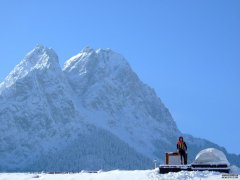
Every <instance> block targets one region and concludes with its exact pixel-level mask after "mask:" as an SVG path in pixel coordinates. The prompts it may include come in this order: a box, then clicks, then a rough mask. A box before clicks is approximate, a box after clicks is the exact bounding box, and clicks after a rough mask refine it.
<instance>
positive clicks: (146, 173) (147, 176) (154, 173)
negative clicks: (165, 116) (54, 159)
mask: <svg viewBox="0 0 240 180" xmlns="http://www.w3.org/2000/svg"><path fill="white" fill-rule="evenodd" d="M236 176H237V175H235V177H236ZM222 177H224V175H223V174H220V173H217V172H207V171H204V172H193V171H192V172H184V171H181V172H179V173H168V174H164V175H163V174H159V173H158V170H157V169H155V170H135V171H120V170H113V171H108V172H97V173H84V172H81V173H75V174H44V173H42V174H41V173H40V174H37V173H33V174H30V173H12V174H11V173H1V174H0V180H3V179H4V180H15V179H17V180H30V179H41V180H79V179H80V180H173V179H182V180H185V179H196V180H197V179H211V180H217V179H222ZM235 179H236V178H235ZM238 179H240V176H238Z"/></svg>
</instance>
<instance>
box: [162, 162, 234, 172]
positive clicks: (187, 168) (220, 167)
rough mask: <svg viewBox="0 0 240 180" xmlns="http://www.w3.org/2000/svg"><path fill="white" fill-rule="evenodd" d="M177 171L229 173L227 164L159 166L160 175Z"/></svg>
mask: <svg viewBox="0 0 240 180" xmlns="http://www.w3.org/2000/svg"><path fill="white" fill-rule="evenodd" d="M179 171H217V172H222V173H229V171H230V169H229V167H228V165H227V164H218V165H217V164H189V165H160V166H159V172H160V174H166V173H169V172H179Z"/></svg>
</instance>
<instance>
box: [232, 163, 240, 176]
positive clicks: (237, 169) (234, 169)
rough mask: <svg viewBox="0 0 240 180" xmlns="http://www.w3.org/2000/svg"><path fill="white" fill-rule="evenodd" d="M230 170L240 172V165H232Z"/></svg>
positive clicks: (233, 172) (235, 172)
mask: <svg viewBox="0 0 240 180" xmlns="http://www.w3.org/2000/svg"><path fill="white" fill-rule="evenodd" d="M230 170H231V171H230V172H231V173H232V174H240V168H239V167H237V166H235V165H233V166H231V167H230Z"/></svg>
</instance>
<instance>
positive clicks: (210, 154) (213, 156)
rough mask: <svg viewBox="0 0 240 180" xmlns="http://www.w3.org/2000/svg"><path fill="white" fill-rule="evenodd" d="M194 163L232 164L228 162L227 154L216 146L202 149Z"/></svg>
mask: <svg viewBox="0 0 240 180" xmlns="http://www.w3.org/2000/svg"><path fill="white" fill-rule="evenodd" d="M193 164H216V165H219V164H226V165H228V166H229V165H230V163H229V162H228V160H227V158H226V156H225V154H224V153H223V152H222V151H220V150H218V149H215V148H208V149H204V150H202V151H200V152H199V153H198V154H197V156H196V158H195V160H194V162H193Z"/></svg>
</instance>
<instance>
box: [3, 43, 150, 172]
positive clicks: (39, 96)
mask: <svg viewBox="0 0 240 180" xmlns="http://www.w3.org/2000/svg"><path fill="white" fill-rule="evenodd" d="M74 99H75V96H74V94H73V91H72V89H71V87H70V86H69V84H68V82H67V80H66V78H65V76H64V74H63V72H62V70H61V68H60V65H59V63H58V58H57V55H56V54H55V53H54V51H53V50H51V49H48V48H45V47H43V46H37V47H36V48H35V49H34V50H33V51H31V52H30V53H28V54H27V55H26V57H25V58H24V59H23V61H21V62H20V64H19V65H17V66H16V67H15V68H14V70H13V71H12V72H11V73H10V74H9V75H8V76H7V78H6V79H5V81H4V82H3V83H1V85H0V105H1V106H0V123H1V126H0V130H1V131H0V144H1V146H0V170H2V171H16V170H18V171H29V170H33V169H34V170H49V171H50V170H51V168H49V167H59V168H60V166H56V164H58V161H59V162H60V160H62V159H64V156H68V155H67V150H65V149H67V148H69V147H72V148H73V147H74V146H75V145H76V142H78V141H79V143H85V142H88V140H89V141H90V140H93V139H92V137H96V136H97V134H98V132H99V131H100V132H101V130H100V129H97V130H98V131H92V129H94V128H95V126H94V125H90V124H89V123H87V122H86V120H85V119H84V118H83V117H82V116H81V115H80V113H79V112H78V110H77V109H76V105H75V102H74ZM89 134H90V135H89ZM101 136H102V137H101V138H102V139H101V141H104V138H105V139H106V138H108V139H110V140H109V142H112V144H113V145H114V146H113V147H114V148H115V149H113V150H112V151H113V152H112V154H113V155H117V152H118V151H119V150H118V149H123V150H124V149H126V151H120V153H119V152H118V153H119V156H116V161H119V162H120V160H121V159H120V157H123V156H126V152H128V151H127V149H129V147H128V145H127V144H124V142H121V141H120V140H118V142H115V141H114V140H115V139H116V138H115V139H114V137H112V139H111V138H110V137H111V136H112V135H111V134H109V133H108V132H105V131H104V133H101ZM81 137H86V138H87V139H86V138H85V139H84V138H81ZM92 143H93V144H94V142H92ZM78 146H80V145H79V144H78ZM85 147H86V146H85ZM91 147H94V148H96V149H102V151H104V150H105V151H106V152H107V150H106V149H105V148H104V147H101V144H96V145H95V146H93V145H92V144H91ZM72 148H71V149H72ZM86 148H90V146H89V147H86ZM71 149H69V152H71V151H70V150H71ZM80 150H82V151H79V152H78V154H77V153H76V154H73V155H72V159H74V158H76V157H79V156H80V155H82V156H85V155H86V149H80ZM62 152H65V153H64V154H63V153H62ZM49 154H52V159H56V161H51V162H50V161H49V159H51V158H49ZM109 154H111V153H109ZM88 155H89V153H88ZM56 157H58V158H56ZM92 158H93V159H99V157H97V154H94V153H92ZM100 158H101V157H100ZM131 159H132V160H133V162H137V163H136V164H133V162H132V163H131V161H130V163H129V162H128V160H127V159H124V160H121V161H122V163H123V164H128V165H129V166H130V167H134V166H142V165H143V164H149V163H147V161H148V160H147V158H144V157H143V156H142V155H139V154H138V153H136V152H135V150H134V149H131ZM134 159H136V160H134ZM137 159H139V160H137ZM64 161H65V163H63V164H62V166H61V167H63V166H65V165H66V164H67V162H68V164H71V166H70V165H69V166H67V167H65V170H69V171H71V170H72V169H73V167H74V166H75V165H74V163H72V162H71V160H70V159H65V160H64ZM76 161H78V162H81V159H77V160H76ZM142 161H143V162H145V163H142ZM91 162H92V160H91V159H89V160H88V161H87V160H85V162H84V163H85V164H83V165H81V168H83V169H87V168H88V167H89V165H90V164H91ZM46 163H47V164H48V166H44V164H45V165H46ZM111 166H112V164H111V162H108V161H107V162H106V167H111ZM96 167H98V168H100V165H97V166H96ZM143 167H144V166H143ZM145 167H146V166H145ZM54 169H55V170H56V168H54Z"/></svg>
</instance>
